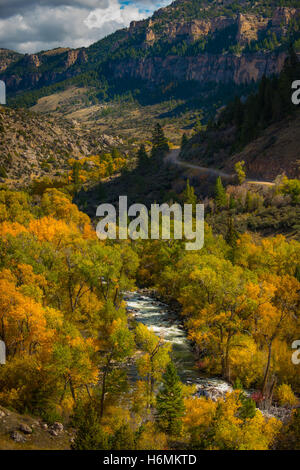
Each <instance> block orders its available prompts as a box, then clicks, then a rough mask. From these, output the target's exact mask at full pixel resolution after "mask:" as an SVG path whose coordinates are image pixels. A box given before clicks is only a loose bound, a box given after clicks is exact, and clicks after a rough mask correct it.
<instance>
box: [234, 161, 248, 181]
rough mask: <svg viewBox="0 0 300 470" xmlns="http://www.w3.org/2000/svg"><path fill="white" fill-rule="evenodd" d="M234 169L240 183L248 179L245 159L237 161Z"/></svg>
mask: <svg viewBox="0 0 300 470" xmlns="http://www.w3.org/2000/svg"><path fill="white" fill-rule="evenodd" d="M234 169H235V172H236V175H237V177H238V181H239V183H240V184H242V183H243V182H244V181H245V179H246V172H245V162H244V161H241V162H237V163H236V164H235V165H234Z"/></svg>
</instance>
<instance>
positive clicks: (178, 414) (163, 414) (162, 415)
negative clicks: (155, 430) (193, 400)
mask: <svg viewBox="0 0 300 470" xmlns="http://www.w3.org/2000/svg"><path fill="white" fill-rule="evenodd" d="M156 408H157V413H158V422H159V425H160V426H161V428H162V429H164V430H165V431H166V432H168V433H170V434H173V435H174V434H176V433H180V431H181V418H182V416H183V414H184V411H185V407H184V402H183V396H182V384H181V382H180V380H179V377H178V375H177V371H176V368H175V366H174V364H173V363H172V362H170V363H169V364H168V366H167V369H166V372H165V373H164V375H163V386H162V389H161V390H160V392H159V393H158V395H157V397H156Z"/></svg>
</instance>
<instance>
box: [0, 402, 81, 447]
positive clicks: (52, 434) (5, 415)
mask: <svg viewBox="0 0 300 470" xmlns="http://www.w3.org/2000/svg"><path fill="white" fill-rule="evenodd" d="M73 438H74V431H72V430H71V429H64V427H63V426H62V424H61V423H54V424H52V425H48V424H47V423H45V422H44V421H43V420H41V419H40V418H37V417H36V418H34V417H32V416H28V415H26V414H22V415H20V414H19V413H17V412H15V411H11V410H8V409H6V408H3V407H0V447H1V450H37V449H40V450H42V449H43V450H70V448H71V444H72V440H73Z"/></svg>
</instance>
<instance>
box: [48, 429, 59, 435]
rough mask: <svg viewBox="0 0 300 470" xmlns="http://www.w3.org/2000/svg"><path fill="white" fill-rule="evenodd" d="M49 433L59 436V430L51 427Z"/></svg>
mask: <svg viewBox="0 0 300 470" xmlns="http://www.w3.org/2000/svg"><path fill="white" fill-rule="evenodd" d="M49 433H50V434H51V436H54V437H57V436H58V432H57V431H54V429H50V430H49Z"/></svg>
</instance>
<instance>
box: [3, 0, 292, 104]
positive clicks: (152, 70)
mask: <svg viewBox="0 0 300 470" xmlns="http://www.w3.org/2000/svg"><path fill="white" fill-rule="evenodd" d="M280 5H281V6H280V7H279V6H278V4H277V2H274V1H270V0H269V1H267V0H261V1H259V2H255V3H253V2H252V1H248V0H244V1H240V2H238V3H237V2H233V1H228V0H226V1H217V0H213V1H210V2H208V1H206V0H193V1H188V2H187V1H185V0H177V1H176V2H174V3H172V4H171V5H170V6H168V7H165V8H161V9H160V10H158V11H157V12H155V13H154V15H153V17H152V18H149V19H147V20H143V21H138V22H132V23H131V25H130V27H129V28H127V29H123V30H119V31H117V32H115V33H114V34H112V35H110V36H107V37H106V38H104V39H102V40H100V41H98V42H96V43H95V44H93V45H91V46H90V47H87V48H80V49H74V50H71V49H55V50H53V51H46V52H45V51H43V52H40V53H37V54H26V55H23V56H19V55H15V56H14V57H13V58H11V57H10V58H9V60H8V59H7V63H6V64H4V65H3V66H2V70H3V71H2V73H0V78H1V79H3V80H5V81H6V83H7V88H8V94H9V97H10V99H11V103H20V100H21V102H22V104H27V105H29V104H31V105H33V104H35V103H36V102H37V100H38V99H39V98H40V97H42V96H47V95H50V94H52V93H53V92H56V91H58V90H59V91H61V90H65V89H67V88H69V87H70V86H72V85H75V86H77V87H82V86H87V87H88V91H87V93H86V96H87V97H88V99H89V101H90V102H91V104H95V103H97V102H98V101H103V100H106V99H107V98H112V97H114V96H115V95H116V94H119V95H122V94H123V93H125V92H126V91H128V89H130V90H131V91H132V92H133V93H134V95H137V96H138V95H139V99H140V100H148V101H149V100H152V101H153V100H154V101H155V100H161V99H162V98H163V96H164V95H167V96H168V95H170V94H171V96H173V97H179V96H184V95H188V96H190V97H191V96H193V97H195V91H196V92H198V93H199V92H200V91H201V89H202V86H203V82H206V83H209V82H213V83H215V82H218V83H231V82H233V83H235V84H243V83H246V82H250V81H251V80H254V81H257V80H259V79H260V78H261V76H262V75H263V74H264V73H265V74H267V75H270V74H273V73H278V72H279V71H280V70H281V68H282V65H283V62H284V58H285V57H286V49H287V47H288V45H289V44H290V43H294V44H295V45H296V46H297V47H298V46H299V37H300V33H299V8H297V7H299V5H298V2H297V1H292V0H285V1H282V2H280ZM2 55H3V54H2ZM0 56H1V54H0ZM2 62H5V59H4V58H3V59H2ZM185 83H189V84H190V85H193V86H192V89H191V90H190V92H187V90H186V86H185V85H184V84H185ZM154 85H155V90H154V89H153V86H154ZM145 87H146V89H148V93H145ZM149 89H150V90H152V93H150V95H149ZM16 91H17V92H18V96H17V97H16V96H15V92H16ZM137 91H138V93H137ZM20 92H21V96H19V95H20ZM22 92H26V93H25V95H24V96H23V95H22ZM185 98H186V96H185Z"/></svg>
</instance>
